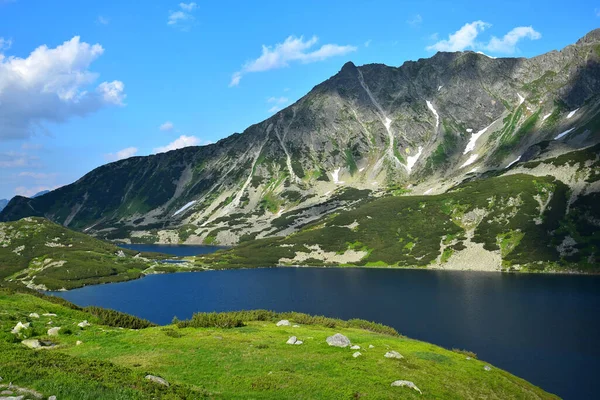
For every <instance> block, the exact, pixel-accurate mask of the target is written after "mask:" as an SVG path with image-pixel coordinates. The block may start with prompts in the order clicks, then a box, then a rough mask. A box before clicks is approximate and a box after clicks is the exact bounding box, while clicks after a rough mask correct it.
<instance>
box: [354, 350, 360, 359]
mask: <svg viewBox="0 0 600 400" xmlns="http://www.w3.org/2000/svg"><path fill="white" fill-rule="evenodd" d="M360 356H362V354H361V353H360V351H355V352H354V354H352V357H354V358H356V357H360Z"/></svg>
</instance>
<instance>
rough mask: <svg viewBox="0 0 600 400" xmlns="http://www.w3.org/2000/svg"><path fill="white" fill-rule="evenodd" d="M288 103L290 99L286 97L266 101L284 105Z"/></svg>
mask: <svg viewBox="0 0 600 400" xmlns="http://www.w3.org/2000/svg"><path fill="white" fill-rule="evenodd" d="M288 101H290V99H288V98H287V97H269V98H268V99H267V103H275V104H285V103H287V102H288Z"/></svg>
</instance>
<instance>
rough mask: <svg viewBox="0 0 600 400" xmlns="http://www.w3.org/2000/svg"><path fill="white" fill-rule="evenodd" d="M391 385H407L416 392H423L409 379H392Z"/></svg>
mask: <svg viewBox="0 0 600 400" xmlns="http://www.w3.org/2000/svg"><path fill="white" fill-rule="evenodd" d="M392 386H399V387H407V388H410V389H414V390H416V391H417V392H419V393H421V394H423V392H421V389H419V388H418V387H417V385H415V384H414V383H412V382H411V381H402V380H400V381H394V382H392Z"/></svg>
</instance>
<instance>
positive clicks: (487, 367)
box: [483, 365, 492, 371]
mask: <svg viewBox="0 0 600 400" xmlns="http://www.w3.org/2000/svg"><path fill="white" fill-rule="evenodd" d="M483 369H485V370H486V371H491V370H492V367H490V366H489V365H486V366H485V367H483Z"/></svg>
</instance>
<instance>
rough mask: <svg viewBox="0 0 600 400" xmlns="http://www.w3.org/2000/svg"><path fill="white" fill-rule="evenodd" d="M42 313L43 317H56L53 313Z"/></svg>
mask: <svg viewBox="0 0 600 400" xmlns="http://www.w3.org/2000/svg"><path fill="white" fill-rule="evenodd" d="M42 315H43V316H44V317H56V314H54V313H45V314H42Z"/></svg>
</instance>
